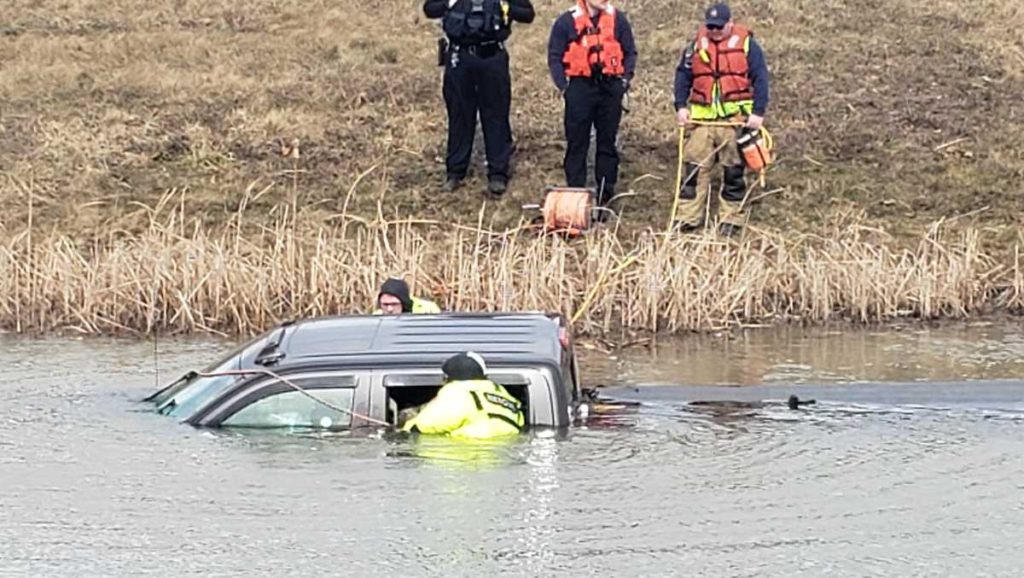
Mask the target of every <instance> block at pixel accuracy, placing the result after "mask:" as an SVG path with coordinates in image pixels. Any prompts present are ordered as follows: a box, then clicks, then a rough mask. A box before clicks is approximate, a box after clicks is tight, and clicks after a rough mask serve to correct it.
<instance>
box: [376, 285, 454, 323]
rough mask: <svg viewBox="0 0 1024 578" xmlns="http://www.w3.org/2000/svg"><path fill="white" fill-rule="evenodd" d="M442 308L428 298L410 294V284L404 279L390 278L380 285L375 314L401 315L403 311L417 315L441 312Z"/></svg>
mask: <svg viewBox="0 0 1024 578" xmlns="http://www.w3.org/2000/svg"><path fill="white" fill-rule="evenodd" d="M440 312H441V308H440V307H438V306H437V304H436V303H434V302H433V301H430V300H428V299H420V298H419V297H411V296H410V295H409V284H408V283H406V282H405V281H404V280H402V279H394V278H392V279H388V280H387V281H385V282H384V284H383V285H381V286H380V293H378V294H377V309H375V310H374V311H373V314H374V315H400V314H402V313H413V314H415V315H420V314H431V313H440Z"/></svg>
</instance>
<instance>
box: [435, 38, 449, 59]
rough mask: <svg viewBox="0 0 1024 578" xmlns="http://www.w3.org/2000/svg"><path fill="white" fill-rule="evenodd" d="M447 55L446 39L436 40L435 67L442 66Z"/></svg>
mask: <svg viewBox="0 0 1024 578" xmlns="http://www.w3.org/2000/svg"><path fill="white" fill-rule="evenodd" d="M447 55H448V39H447V38H445V37H444V36H442V37H441V38H438V39H437V65H438V66H444V61H445V58H446V57H447Z"/></svg>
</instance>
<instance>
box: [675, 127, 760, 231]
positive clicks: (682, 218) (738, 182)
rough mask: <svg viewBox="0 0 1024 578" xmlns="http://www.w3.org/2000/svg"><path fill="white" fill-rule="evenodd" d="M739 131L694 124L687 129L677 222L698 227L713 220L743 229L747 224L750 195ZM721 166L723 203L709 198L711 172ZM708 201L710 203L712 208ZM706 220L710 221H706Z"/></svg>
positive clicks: (684, 225)
mask: <svg viewBox="0 0 1024 578" xmlns="http://www.w3.org/2000/svg"><path fill="white" fill-rule="evenodd" d="M736 135H737V128H736V127H732V126H706V125H700V124H698V125H695V126H693V127H691V128H687V130H686V143H685V149H684V153H683V163H684V164H683V183H682V187H681V188H680V190H679V191H678V192H677V194H678V195H679V208H678V210H677V212H676V222H677V223H679V224H680V225H681V226H683V227H687V228H695V227H700V226H702V225H704V224H705V221H706V220H708V219H710V220H712V221H713V220H714V219H715V217H716V216H717V217H718V221H719V222H720V223H722V224H726V223H727V224H730V225H734V226H738V227H739V226H743V224H744V222H745V221H746V215H745V212H746V211H745V207H744V203H743V200H744V198H745V197H746V194H747V183H746V179H745V178H744V174H743V172H744V166H743V160H742V159H741V158H740V153H739V149H738V148H737V146H736ZM716 164H719V165H722V186H721V189H720V193H719V194H720V197H721V203H717V202H715V201H717V200H718V199H715V198H711V199H709V198H708V197H709V194H708V193H709V192H710V191H709V189H710V188H711V171H712V170H714V167H715V165H716ZM709 201H710V202H711V204H710V205H709ZM706 218H707V219H706Z"/></svg>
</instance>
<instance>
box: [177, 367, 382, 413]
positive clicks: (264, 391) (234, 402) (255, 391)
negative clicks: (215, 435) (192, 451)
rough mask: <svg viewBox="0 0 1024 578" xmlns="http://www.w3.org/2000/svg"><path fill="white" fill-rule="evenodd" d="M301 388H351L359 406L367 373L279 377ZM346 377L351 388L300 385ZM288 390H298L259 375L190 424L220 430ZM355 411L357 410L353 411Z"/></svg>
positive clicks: (350, 371)
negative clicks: (242, 413) (231, 419)
mask: <svg viewBox="0 0 1024 578" xmlns="http://www.w3.org/2000/svg"><path fill="white" fill-rule="evenodd" d="M279 375H280V376H281V377H283V378H285V379H287V380H288V381H291V382H293V383H295V384H296V385H299V386H300V387H302V389H303V390H307V391H310V392H315V391H317V390H318V389H342V388H351V389H353V390H354V392H353V396H352V400H353V401H352V407H353V408H355V407H357V406H358V396H359V392H360V389H361V386H362V384H363V380H364V372H362V371H359V370H355V369H351V368H346V369H319V370H298V371H290V372H285V373H280V374H279ZM334 377H347V378H350V379H351V385H338V384H337V383H330V384H328V383H321V384H313V385H312V386H302V384H301V382H302V381H303V380H308V379H316V378H334ZM285 391H295V388H294V387H292V386H290V385H288V384H287V383H285V382H283V381H281V380H279V379H277V378H276V377H274V376H271V375H267V374H263V373H259V374H254V376H253V377H251V378H249V379H247V380H245V381H244V382H243V383H240V384H238V385H237V386H236V387H234V388H233V389H232V390H230V391H226V392H224V393H223V394H222V395H221V396H220V397H218V398H217V399H215V400H213V401H212V402H211V403H209V404H208V405H207V406H206V407H204V408H203V409H202V410H200V411H199V412H197V413H196V414H195V415H194V416H193V417H192V418H191V419H190V420H188V422H189V423H191V424H193V425H203V426H207V427H220V425H221V424H223V423H224V421H226V420H227V419H228V418H229V417H231V416H232V415H234V414H235V413H238V412H239V411H241V410H242V409H243V408H245V407H247V406H249V405H252V404H254V403H256V402H258V401H260V400H261V399H263V398H266V397H269V396H272V395H276V394H278V393H282V392H285ZM314 395H315V393H314ZM350 410H352V408H350ZM352 411H355V410H352Z"/></svg>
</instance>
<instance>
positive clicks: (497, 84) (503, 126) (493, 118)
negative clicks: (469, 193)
mask: <svg viewBox="0 0 1024 578" xmlns="http://www.w3.org/2000/svg"><path fill="white" fill-rule="evenodd" d="M423 13H424V14H426V15H427V18H440V19H441V27H442V28H443V29H444V34H445V38H444V40H443V41H442V45H441V47H440V50H439V53H440V62H439V64H441V65H443V66H444V87H443V92H444V102H445V107H446V108H447V109H448V152H447V155H446V157H445V168H446V171H447V176H446V179H445V183H444V190H446V191H454V190H455V189H457V188H458V187H459V186H460V185H461V184H462V180H463V179H464V178H465V177H466V172H467V170H468V169H469V159H470V156H471V154H472V152H473V136H474V133H475V132H476V118H477V113H478V112H479V114H480V124H481V125H482V128H483V133H484V148H485V149H486V153H487V191H488V192H489V193H491V194H494V195H501V194H504V193H505V190H506V189H507V187H508V177H509V158H510V157H511V156H512V127H511V125H510V124H509V119H508V117H509V109H510V107H511V103H512V79H511V77H510V76H509V71H508V51H507V50H506V47H505V41H506V40H508V37H509V34H510V33H511V26H512V22H513V21H515V22H522V23H524V24H528V23H530V22H533V18H534V11H533V5H532V4H531V3H530V0H425V2H424V3H423Z"/></svg>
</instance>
